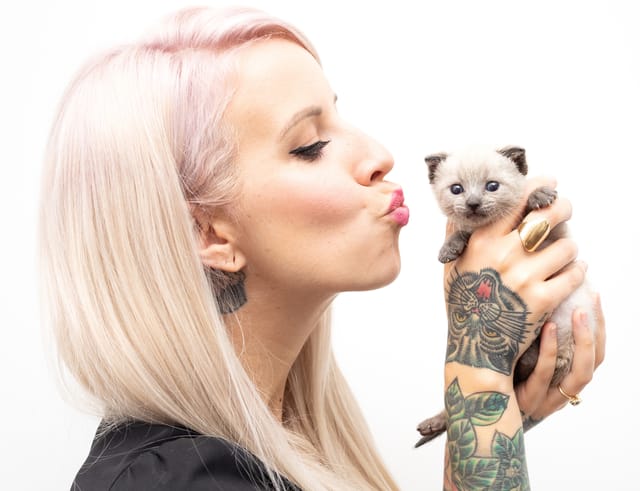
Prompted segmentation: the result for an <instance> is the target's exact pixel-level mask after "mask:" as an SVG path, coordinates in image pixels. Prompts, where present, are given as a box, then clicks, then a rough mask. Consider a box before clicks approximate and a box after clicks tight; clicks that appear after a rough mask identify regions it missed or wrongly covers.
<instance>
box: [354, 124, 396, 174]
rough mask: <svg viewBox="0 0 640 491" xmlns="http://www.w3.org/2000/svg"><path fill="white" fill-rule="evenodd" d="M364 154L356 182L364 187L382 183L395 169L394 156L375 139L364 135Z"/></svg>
mask: <svg viewBox="0 0 640 491" xmlns="http://www.w3.org/2000/svg"><path fill="white" fill-rule="evenodd" d="M363 140H364V141H363V145H362V150H363V153H362V154H361V155H360V159H359V162H358V166H357V169H356V180H357V181H358V182H359V183H360V184H362V185H363V186H370V185H371V184H373V183H374V182H377V181H382V180H383V179H384V177H385V176H386V175H387V174H388V173H389V171H391V169H393V164H394V161H393V156H392V155H391V153H389V151H388V150H387V149H386V148H385V147H384V146H383V145H381V144H380V143H378V142H377V141H376V140H374V139H373V138H371V137H369V136H366V135H363Z"/></svg>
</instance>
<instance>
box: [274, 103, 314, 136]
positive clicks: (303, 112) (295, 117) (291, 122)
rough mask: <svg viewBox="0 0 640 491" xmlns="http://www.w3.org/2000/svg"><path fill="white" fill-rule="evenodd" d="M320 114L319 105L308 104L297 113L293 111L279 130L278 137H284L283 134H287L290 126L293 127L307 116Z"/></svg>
mask: <svg viewBox="0 0 640 491" xmlns="http://www.w3.org/2000/svg"><path fill="white" fill-rule="evenodd" d="M321 114H322V108H321V107H320V106H309V107H305V108H304V109H302V110H300V111H298V112H297V113H295V114H294V115H293V116H292V117H291V119H290V120H289V122H288V123H287V124H286V126H285V127H284V129H283V130H282V131H281V132H280V136H279V139H280V140H282V139H283V138H284V136H285V135H286V134H287V132H288V131H289V130H290V129H291V128H293V127H294V126H295V125H297V124H298V123H299V122H300V121H302V120H304V119H307V118H311V117H315V116H320V115H321Z"/></svg>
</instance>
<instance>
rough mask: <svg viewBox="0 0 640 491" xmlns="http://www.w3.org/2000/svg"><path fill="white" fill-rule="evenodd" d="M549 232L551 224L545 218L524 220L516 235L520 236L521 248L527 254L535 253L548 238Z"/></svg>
mask: <svg viewBox="0 0 640 491" xmlns="http://www.w3.org/2000/svg"><path fill="white" fill-rule="evenodd" d="M549 232H551V224H550V223H549V220H547V219H546V218H538V219H537V220H524V221H523V222H522V223H521V224H520V225H518V235H520V241H521V242H522V247H524V250H525V251H527V252H533V251H535V250H536V249H537V248H538V246H539V245H540V244H542V242H543V241H544V239H546V238H547V237H548V235H549Z"/></svg>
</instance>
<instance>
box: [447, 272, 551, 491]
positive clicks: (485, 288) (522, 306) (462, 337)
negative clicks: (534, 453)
mask: <svg viewBox="0 0 640 491" xmlns="http://www.w3.org/2000/svg"><path fill="white" fill-rule="evenodd" d="M446 298H447V316H448V323H449V334H448V338H447V353H446V362H445V367H446V373H447V377H446V379H447V380H448V382H447V384H449V385H448V386H447V388H446V393H445V411H446V415H447V447H446V456H445V458H446V460H445V479H444V489H445V490H456V491H462V490H473V491H475V490H489V489H490V490H519V491H524V490H529V489H530V485H529V478H528V473H527V465H526V458H525V450H524V429H525V428H526V429H528V428H530V427H531V426H533V424H535V422H534V421H533V420H531V419H530V418H527V417H523V415H522V414H521V413H520V412H519V409H518V405H517V403H516V401H515V394H514V393H513V375H514V367H515V365H516V361H517V360H518V358H519V357H520V355H521V354H522V351H523V349H524V346H525V344H526V343H527V341H530V340H531V338H532V337H533V336H534V335H537V334H539V330H540V323H539V322H532V321H531V312H529V309H528V307H527V305H526V303H525V302H524V301H523V300H522V298H521V297H520V296H519V295H518V294H517V293H515V292H514V291H512V290H511V289H509V288H508V287H507V286H506V285H504V283H503V282H502V279H501V277H500V274H499V273H498V272H497V271H496V270H494V269H483V270H481V271H479V272H464V273H459V272H458V271H457V270H453V271H452V273H451V276H450V278H449V282H448V285H447V292H446ZM476 369H480V370H476ZM492 373H493V375H491V374H492ZM494 377H495V380H496V383H495V384H494V383H493V382H492V381H493V380H494ZM487 381H490V382H487ZM462 382H464V383H462ZM461 385H462V387H466V389H465V390H466V391H468V392H469V393H468V394H466V395H465V394H463V392H462V389H461ZM480 387H484V388H487V389H488V390H485V391H482V390H478V388H480ZM476 390H478V391H476Z"/></svg>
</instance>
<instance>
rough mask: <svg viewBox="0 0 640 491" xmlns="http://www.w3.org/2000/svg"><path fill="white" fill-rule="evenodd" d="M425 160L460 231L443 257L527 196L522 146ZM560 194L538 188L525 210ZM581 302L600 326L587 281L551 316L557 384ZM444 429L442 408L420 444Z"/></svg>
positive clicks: (519, 373) (559, 233)
mask: <svg viewBox="0 0 640 491" xmlns="http://www.w3.org/2000/svg"><path fill="white" fill-rule="evenodd" d="M425 161H426V163H427V165H428V167H429V182H430V184H431V188H432V190H433V193H434V195H435V198H436V201H437V202H438V205H439V206H440V209H441V210H442V211H443V213H444V214H445V215H446V216H447V217H448V218H449V221H450V222H451V223H452V224H453V226H454V230H455V231H454V233H453V234H452V235H451V236H450V237H448V238H447V240H446V241H445V243H444V244H443V246H442V248H441V249H440V252H439V255H438V259H439V260H440V262H443V263H446V262H449V261H453V260H454V259H456V258H457V257H459V256H460V255H461V254H462V252H463V251H464V249H465V247H466V245H467V242H468V240H469V237H470V236H471V234H472V233H473V231H474V230H475V229H476V228H478V227H481V226H484V225H487V224H489V223H492V222H495V221H496V220H500V219H501V218H503V217H505V216H506V215H511V214H513V213H514V211H515V209H516V207H517V206H518V204H519V203H520V202H521V200H522V198H523V196H524V188H525V180H526V177H525V176H526V175H527V170H528V166H527V160H526V156H525V150H524V149H523V148H520V147H505V148H502V149H498V150H496V149H495V148H488V147H481V146H473V147H466V148H464V149H462V150H460V151H458V152H455V153H450V154H445V153H439V154H434V155H429V156H427V157H426V158H425ZM555 199H556V191H555V190H554V189H552V188H549V187H539V188H537V189H535V190H534V191H533V192H532V193H531V194H530V195H529V197H528V199H527V207H526V210H525V214H526V213H528V212H529V211H531V210H534V209H538V208H543V207H546V206H549V205H551V204H552V203H553V202H554V201H555ZM567 235H568V227H567V226H566V224H565V223H561V224H559V225H557V226H555V227H554V228H553V230H552V231H551V233H550V234H549V237H548V238H547V239H546V240H545V241H544V242H543V243H542V244H541V245H540V247H538V250H541V249H543V248H544V247H546V246H547V245H548V244H550V243H551V242H553V241H554V240H557V239H559V238H561V237H565V236H567ZM577 307H581V308H583V309H585V310H586V312H587V314H588V317H589V323H590V326H591V328H592V330H595V319H594V313H593V295H592V291H591V289H590V288H589V286H588V284H587V282H586V281H585V282H584V283H583V284H582V285H581V286H580V287H579V288H578V289H577V290H576V291H575V292H574V293H572V294H571V295H570V296H569V297H568V298H567V299H566V300H565V301H564V302H563V303H562V304H560V305H559V306H558V308H557V309H556V310H555V311H554V312H553V313H552V315H551V316H550V317H549V319H548V320H550V321H553V322H554V323H555V324H556V325H557V336H558V354H557V359H556V369H555V372H554V374H553V378H552V380H551V385H552V386H557V385H558V384H559V383H560V382H561V381H562V379H563V378H564V377H565V376H566V375H567V373H568V372H569V370H570V369H571V363H572V360H573V351H574V341H573V334H572V321H571V319H572V316H573V312H574V310H575V309H576V308H577ZM480 331H482V330H480ZM480 335H481V333H480ZM539 343H540V339H539V338H538V339H536V341H535V342H534V343H533V344H532V345H531V347H530V348H529V349H528V350H527V351H526V352H525V353H524V354H523V355H522V356H521V357H520V359H519V360H518V363H517V364H516V367H515V370H514V383H517V382H520V381H522V380H525V379H526V378H527V377H528V376H529V375H530V374H531V372H532V370H533V368H534V366H535V364H536V361H537V359H538V352H539ZM445 430H446V414H445V412H444V411H442V412H440V413H439V414H438V415H436V416H435V417H433V418H429V419H426V420H425V421H423V422H422V423H420V424H419V425H418V431H419V432H420V434H421V435H422V438H421V439H420V440H419V441H418V443H416V445H415V446H416V447H418V446H420V445H422V444H423V443H426V442H428V441H429V440H431V439H433V438H435V437H436V436H438V435H440V434H441V433H442V432H444V431H445Z"/></svg>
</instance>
